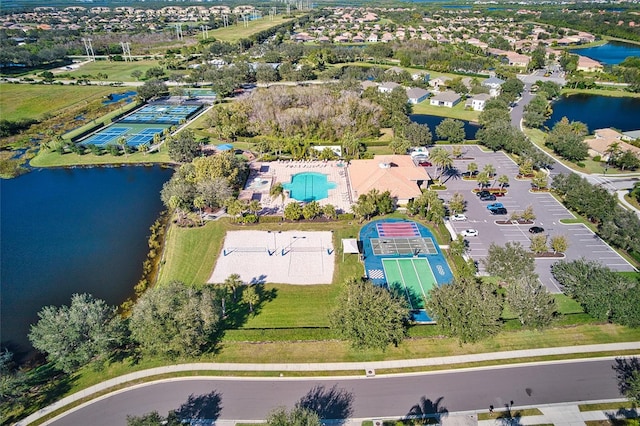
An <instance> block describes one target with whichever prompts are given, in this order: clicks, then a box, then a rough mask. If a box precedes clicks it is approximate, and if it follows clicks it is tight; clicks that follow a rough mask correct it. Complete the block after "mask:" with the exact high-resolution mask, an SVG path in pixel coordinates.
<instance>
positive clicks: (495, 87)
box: [481, 76, 504, 98]
mask: <svg viewBox="0 0 640 426" xmlns="http://www.w3.org/2000/svg"><path fill="white" fill-rule="evenodd" d="M503 84H504V80H502V79H500V78H498V77H495V76H494V77H489V78H487V79H486V80H484V81H483V82H482V83H481V85H482V86H483V87H487V88H488V89H489V94H490V95H491V96H492V97H494V98H495V97H497V96H498V95H500V89H501V87H502V85H503Z"/></svg>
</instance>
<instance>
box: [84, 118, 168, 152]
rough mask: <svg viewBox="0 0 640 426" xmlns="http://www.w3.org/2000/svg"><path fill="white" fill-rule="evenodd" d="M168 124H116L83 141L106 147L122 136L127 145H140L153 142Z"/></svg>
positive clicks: (85, 143)
mask: <svg viewBox="0 0 640 426" xmlns="http://www.w3.org/2000/svg"><path fill="white" fill-rule="evenodd" d="M165 128H167V126H166V125H165V126H163V125H156V126H155V127H147V126H146V125H143V124H131V125H129V126H121V125H118V124H114V125H112V126H110V127H107V128H106V129H103V130H101V131H99V132H98V133H96V134H94V135H92V136H89V137H88V138H87V139H85V140H84V141H82V142H81V143H82V144H83V145H96V146H100V147H105V146H107V145H114V144H117V143H118V140H119V139H120V138H123V137H124V138H125V140H126V141H127V145H129V146H135V147H137V146H140V145H145V144H147V145H148V144H151V143H152V142H153V138H154V136H155V135H156V134H161V133H162V132H163V131H164V129H165Z"/></svg>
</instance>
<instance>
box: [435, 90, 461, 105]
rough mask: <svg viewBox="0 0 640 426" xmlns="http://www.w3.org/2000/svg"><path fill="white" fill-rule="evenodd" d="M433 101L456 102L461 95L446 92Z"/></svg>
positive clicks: (436, 96)
mask: <svg viewBox="0 0 640 426" xmlns="http://www.w3.org/2000/svg"><path fill="white" fill-rule="evenodd" d="M431 99H432V100H437V101H441V102H456V101H457V100H459V99H460V95H458V94H457V93H456V92H452V91H451V90H446V91H444V92H440V93H438V94H437V95H435V96H434V97H433V98H431Z"/></svg>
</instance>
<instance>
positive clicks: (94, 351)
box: [29, 293, 124, 373]
mask: <svg viewBox="0 0 640 426" xmlns="http://www.w3.org/2000/svg"><path fill="white" fill-rule="evenodd" d="M38 317H39V318H40V319H39V320H38V322H37V323H36V324H33V325H32V326H31V331H30V332H29V340H30V341H31V344H32V345H33V347H34V348H36V349H38V350H39V351H42V352H45V353H46V354H47V359H48V360H49V361H51V362H53V364H54V365H55V366H56V367H57V368H59V369H61V370H62V371H64V372H66V373H71V372H72V371H74V370H75V369H77V368H78V367H81V366H83V365H85V364H87V363H89V362H90V361H92V360H94V359H96V358H99V357H103V358H104V357H106V356H108V355H109V354H110V353H111V351H112V350H113V349H114V348H116V347H117V346H118V345H119V344H120V343H121V342H122V341H123V339H124V334H123V328H122V322H121V321H120V319H119V317H118V316H117V315H116V310H115V308H113V307H111V306H109V305H107V304H106V302H105V301H104V300H100V299H95V298H94V297H93V296H91V295H90V294H86V293H85V294H74V295H73V296H72V297H71V305H70V306H66V305H64V306H61V307H60V308H56V307H55V306H45V307H44V308H42V310H41V311H40V312H38Z"/></svg>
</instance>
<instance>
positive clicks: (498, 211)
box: [490, 207, 507, 215]
mask: <svg viewBox="0 0 640 426" xmlns="http://www.w3.org/2000/svg"><path fill="white" fill-rule="evenodd" d="M490 212H491V214H495V215H498V214H499V215H503V214H507V209H505V208H504V207H498V208H497V209H493V210H490Z"/></svg>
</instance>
